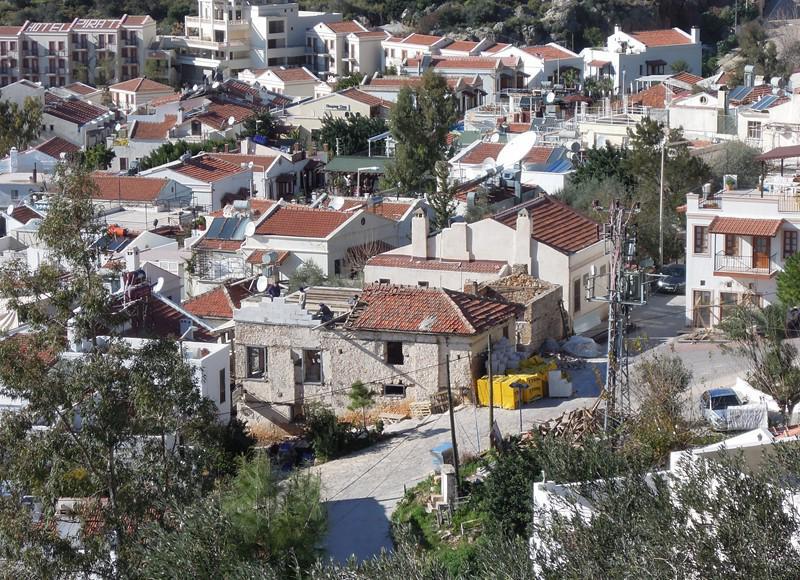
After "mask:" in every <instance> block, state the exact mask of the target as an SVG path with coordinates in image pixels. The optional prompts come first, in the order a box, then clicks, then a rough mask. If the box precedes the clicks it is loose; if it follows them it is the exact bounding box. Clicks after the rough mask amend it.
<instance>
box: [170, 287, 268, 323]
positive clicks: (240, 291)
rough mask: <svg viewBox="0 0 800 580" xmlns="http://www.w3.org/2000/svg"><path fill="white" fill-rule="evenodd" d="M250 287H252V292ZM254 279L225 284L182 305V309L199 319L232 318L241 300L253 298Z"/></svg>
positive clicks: (239, 306) (240, 305)
mask: <svg viewBox="0 0 800 580" xmlns="http://www.w3.org/2000/svg"><path fill="white" fill-rule="evenodd" d="M250 286H252V287H253V288H252V291H251V288H250ZM254 294H256V292H255V279H253V278H248V279H246V280H239V281H235V282H225V283H224V284H222V285H220V286H218V287H217V288H215V289H213V290H210V291H208V292H204V293H203V294H200V295H199V296H195V297H194V298H191V299H190V300H187V301H186V302H184V303H183V309H184V310H186V311H187V312H189V313H190V314H194V315H195V316H197V317H199V318H225V319H232V318H233V310H234V309H236V308H241V307H242V300H244V299H245V298H248V297H250V296H253V295H254Z"/></svg>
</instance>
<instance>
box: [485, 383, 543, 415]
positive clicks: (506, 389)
mask: <svg viewBox="0 0 800 580" xmlns="http://www.w3.org/2000/svg"><path fill="white" fill-rule="evenodd" d="M493 379H494V381H493V382H494V392H493V395H494V406H495V407H502V408H503V409H518V408H519V402H520V399H521V400H522V403H523V404H524V403H530V402H531V401H535V400H536V399H540V398H541V397H542V396H544V384H545V379H542V377H541V376H540V375H533V374H513V375H497V376H495V377H493ZM515 384H523V385H525V387H523V388H517V387H515V386H512V385H515ZM477 391H478V403H479V404H480V405H482V406H484V407H486V406H488V405H489V377H481V378H480V379H478V383H477Z"/></svg>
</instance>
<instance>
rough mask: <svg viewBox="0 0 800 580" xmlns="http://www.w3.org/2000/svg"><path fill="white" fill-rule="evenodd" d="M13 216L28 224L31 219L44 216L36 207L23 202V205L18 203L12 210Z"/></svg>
mask: <svg viewBox="0 0 800 580" xmlns="http://www.w3.org/2000/svg"><path fill="white" fill-rule="evenodd" d="M11 217H12V218H14V219H15V220H17V221H18V222H19V223H21V224H27V223H28V222H29V221H31V220H34V219H41V218H43V217H44V216H43V215H42V214H40V213H39V212H38V211H36V210H35V209H33V208H32V207H30V206H28V205H24V204H23V205H18V206H17V207H15V208H14V209H13V211H12V212H11Z"/></svg>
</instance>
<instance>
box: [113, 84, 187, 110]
mask: <svg viewBox="0 0 800 580" xmlns="http://www.w3.org/2000/svg"><path fill="white" fill-rule="evenodd" d="M108 91H109V92H110V93H111V100H112V101H113V102H114V104H115V105H116V106H117V108H119V109H121V110H122V111H124V112H126V113H130V112H133V111H137V110H138V109H139V107H143V106H145V105H146V104H148V103H149V102H150V101H152V100H153V99H157V98H159V97H168V96H170V95H173V94H175V90H174V89H173V88H172V87H171V86H169V85H165V84H162V83H157V82H156V81H153V80H150V79H147V78H143V77H138V78H135V79H130V80H127V81H123V82H121V83H117V84H115V85H111V86H110V87H108Z"/></svg>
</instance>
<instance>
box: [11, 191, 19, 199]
mask: <svg viewBox="0 0 800 580" xmlns="http://www.w3.org/2000/svg"><path fill="white" fill-rule="evenodd" d="M11 199H19V189H12V190H11Z"/></svg>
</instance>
